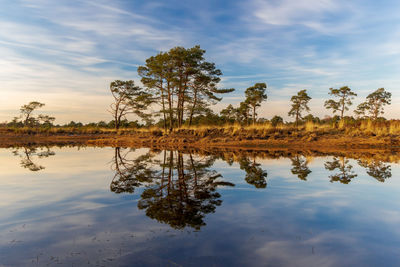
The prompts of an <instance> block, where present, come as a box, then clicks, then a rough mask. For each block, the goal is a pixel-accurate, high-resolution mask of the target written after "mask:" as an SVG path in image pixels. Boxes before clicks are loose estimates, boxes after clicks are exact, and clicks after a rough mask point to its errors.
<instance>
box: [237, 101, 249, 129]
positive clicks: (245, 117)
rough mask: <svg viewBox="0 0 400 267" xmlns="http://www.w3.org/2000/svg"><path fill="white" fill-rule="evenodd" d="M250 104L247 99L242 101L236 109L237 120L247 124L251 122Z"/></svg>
mask: <svg viewBox="0 0 400 267" xmlns="http://www.w3.org/2000/svg"><path fill="white" fill-rule="evenodd" d="M249 113H250V105H249V103H248V102H247V101H243V102H240V104H239V107H238V108H237V111H236V117H237V120H238V121H239V122H240V123H243V122H244V123H245V124H246V125H248V124H249V119H250V114H249Z"/></svg>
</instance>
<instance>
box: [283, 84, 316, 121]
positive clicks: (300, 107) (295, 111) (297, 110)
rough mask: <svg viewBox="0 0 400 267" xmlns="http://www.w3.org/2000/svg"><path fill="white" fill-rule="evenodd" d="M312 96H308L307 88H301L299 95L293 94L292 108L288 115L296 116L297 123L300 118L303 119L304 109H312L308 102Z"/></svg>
mask: <svg viewBox="0 0 400 267" xmlns="http://www.w3.org/2000/svg"><path fill="white" fill-rule="evenodd" d="M310 100H311V97H309V96H308V94H307V90H305V89H304V90H301V91H299V92H298V93H297V95H294V96H292V98H291V99H290V101H291V102H292V108H291V109H290V111H289V113H288V115H289V116H292V117H295V120H296V125H298V123H299V119H302V115H301V113H302V112H303V111H310V108H309V107H308V102H310Z"/></svg>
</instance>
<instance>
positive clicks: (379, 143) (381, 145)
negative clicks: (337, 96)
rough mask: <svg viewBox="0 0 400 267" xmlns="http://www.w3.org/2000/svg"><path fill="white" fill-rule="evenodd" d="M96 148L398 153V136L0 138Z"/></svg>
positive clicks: (3, 142)
mask: <svg viewBox="0 0 400 267" xmlns="http://www.w3.org/2000/svg"><path fill="white" fill-rule="evenodd" d="M68 144H70V145H74V144H76V145H78V144H80V145H95V146H113V147H117V146H122V147H158V148H169V149H182V148H185V149H186V148H197V149H202V150H212V149H230V150H232V149H241V150H267V149H271V148H286V149H288V148H289V149H291V150H299V151H305V150H313V151H323V152H335V151H336V152H340V151H347V150H352V151H358V150H371V149H373V150H384V151H398V150H400V140H399V139H398V138H397V136H385V137H379V136H348V135H345V134H344V133H333V134H326V133H324V134H323V135H318V133H315V132H313V133H301V132H299V133H297V132H293V133H282V132H276V133H272V134H270V135H267V136H257V135H251V134H249V133H246V135H240V134H239V135H236V136H228V135H224V134H221V133H218V132H213V131H212V130H210V132H206V133H204V132H203V133H201V134H198V133H196V132H193V131H191V130H179V131H177V132H174V133H171V134H168V135H163V134H162V132H137V133H134V134H129V135H117V134H114V135H110V134H56V135H54V134H53V135H49V134H33V135H30V134H20V135H17V134H14V133H8V134H6V133H2V134H0V147H10V146H23V145H68Z"/></svg>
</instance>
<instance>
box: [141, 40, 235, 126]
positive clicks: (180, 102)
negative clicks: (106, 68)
mask: <svg viewBox="0 0 400 267" xmlns="http://www.w3.org/2000/svg"><path fill="white" fill-rule="evenodd" d="M204 54H205V50H203V49H201V48H200V46H194V47H192V48H189V49H186V48H184V47H174V48H172V49H170V50H169V51H168V52H161V53H159V54H157V55H156V56H152V57H150V58H148V59H147V60H146V64H145V66H140V67H139V68H138V74H139V76H141V77H142V79H141V81H142V83H143V84H144V86H145V87H146V88H147V89H148V90H149V93H150V94H152V95H153V97H154V99H155V103H156V104H158V106H159V107H160V110H159V112H157V113H158V114H162V116H163V123H164V129H165V130H166V129H167V128H169V130H170V131H172V129H173V128H174V127H181V126H182V124H183V123H184V120H185V119H186V118H188V119H189V124H191V123H192V120H193V116H194V114H195V113H196V112H200V113H202V112H203V111H206V110H207V109H206V108H207V106H208V105H210V104H215V103H216V102H218V101H220V100H221V98H219V97H217V96H216V94H224V93H229V92H232V91H233V89H218V88H217V85H218V83H219V81H220V78H219V76H221V75H222V72H221V71H220V70H219V69H217V68H216V67H215V64H214V63H210V62H207V61H205V58H204Z"/></svg>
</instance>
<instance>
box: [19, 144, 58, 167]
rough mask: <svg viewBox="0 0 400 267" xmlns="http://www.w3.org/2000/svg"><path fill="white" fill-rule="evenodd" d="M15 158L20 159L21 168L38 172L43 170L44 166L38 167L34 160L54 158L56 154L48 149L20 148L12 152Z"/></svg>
mask: <svg viewBox="0 0 400 267" xmlns="http://www.w3.org/2000/svg"><path fill="white" fill-rule="evenodd" d="M13 154H14V155H15V156H19V157H20V158H21V166H22V167H23V168H26V169H28V170H30V171H35V172H36V171H40V170H43V169H45V167H44V166H42V165H39V164H37V163H35V162H34V161H33V159H34V158H35V157H36V158H47V157H50V156H54V155H55V154H56V153H55V152H54V151H51V150H50V148H49V147H22V148H17V149H15V150H14V151H13Z"/></svg>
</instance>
